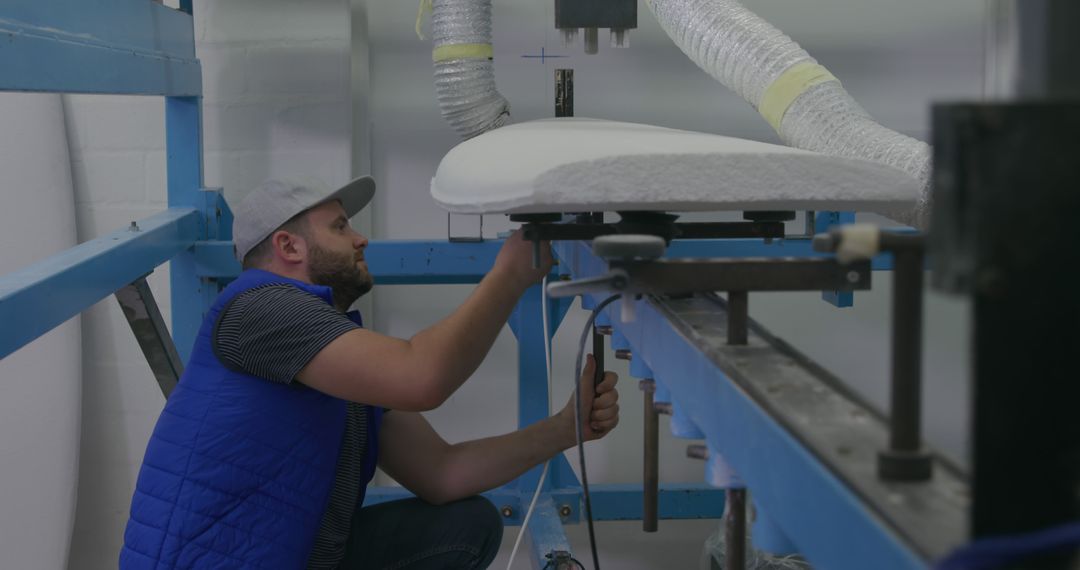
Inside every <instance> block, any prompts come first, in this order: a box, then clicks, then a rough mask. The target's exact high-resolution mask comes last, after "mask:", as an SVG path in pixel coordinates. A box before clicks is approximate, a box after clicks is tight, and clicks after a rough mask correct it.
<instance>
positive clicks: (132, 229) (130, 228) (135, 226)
mask: <svg viewBox="0 0 1080 570" xmlns="http://www.w3.org/2000/svg"><path fill="white" fill-rule="evenodd" d="M128 231H129V232H140V231H142V229H140V228H139V224H138V223H137V222H135V221H134V220H132V222H131V225H130V226H128Z"/></svg>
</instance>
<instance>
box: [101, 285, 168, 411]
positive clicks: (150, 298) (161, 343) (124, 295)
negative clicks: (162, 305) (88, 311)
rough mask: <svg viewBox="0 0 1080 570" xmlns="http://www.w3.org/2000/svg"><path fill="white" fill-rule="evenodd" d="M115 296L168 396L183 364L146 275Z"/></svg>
mask: <svg viewBox="0 0 1080 570" xmlns="http://www.w3.org/2000/svg"><path fill="white" fill-rule="evenodd" d="M115 295H116V300H117V302H119V303H120V308H121V309H122V310H123V311H124V318H126V319H127V322H128V325H129V326H131V332H133V333H135V340H137V341H139V348H141V349H142V351H143V355H144V356H146V362H147V363H148V364H150V370H151V371H153V373H154V379H156V380H157V383H158V386H160V387H161V393H162V394H164V395H165V397H166V398H168V397H169V394H171V393H172V391H173V389H174V388H176V384H177V382H179V381H180V375H182V374H183V373H184V364H183V361H182V360H180V355H179V354H178V353H177V352H176V345H175V344H173V340H172V337H171V336H169V329H168V328H166V327H165V319H163V318H161V311H159V310H158V306H157V303H156V302H155V301H154V294H153V293H152V292H151V291H150V285H149V284H147V283H146V276H143V277H140V278H138V279H136V280H135V281H132V282H131V283H130V284H128V285H125V286H124V287H121V288H120V289H118V290H117V291H116V293H115Z"/></svg>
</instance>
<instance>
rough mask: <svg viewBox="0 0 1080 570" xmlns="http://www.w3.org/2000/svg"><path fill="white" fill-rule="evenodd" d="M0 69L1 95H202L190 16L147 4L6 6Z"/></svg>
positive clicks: (79, 1)
mask: <svg viewBox="0 0 1080 570" xmlns="http://www.w3.org/2000/svg"><path fill="white" fill-rule="evenodd" d="M105 38H108V39H105ZM0 70H3V72H2V73H0V91H48V92H59V93H114V94H129V95H173V96H176V95H191V96H195V95H200V94H201V93H202V71H201V69H200V66H199V61H198V60H197V59H196V58H195V32H194V27H193V24H192V18H191V15H190V14H186V13H184V12H181V11H177V10H173V9H171V8H168V7H166V6H163V5H161V4H158V3H156V2H151V1H149V0H110V1H109V2H95V3H93V6H92V7H88V6H87V3H86V2H85V1H84V0H49V1H48V2H43V1H41V0H5V2H4V3H3V7H2V8H0Z"/></svg>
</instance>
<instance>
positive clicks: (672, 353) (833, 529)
mask: <svg viewBox="0 0 1080 570" xmlns="http://www.w3.org/2000/svg"><path fill="white" fill-rule="evenodd" d="M555 250H556V256H557V257H558V258H559V260H560V267H562V268H563V270H565V271H569V272H570V274H571V275H572V276H573V277H574V278H583V277H589V276H593V275H597V274H599V273H601V272H603V271H606V264H605V263H604V262H603V261H602V260H600V259H598V258H596V257H595V256H593V255H592V253H591V251H590V249H589V247H588V245H587V244H585V243H583V242H563V243H559V244H557V245H556V248H555ZM637 306H638V309H637V317H636V319H635V320H634V321H633V322H630V323H623V322H621V321H620V319H619V310H620V307H619V306H618V303H615V304H613V305H612V306H610V307H608V308H607V309H605V311H607V312H608V315H609V317H610V318H611V322H612V324H613V325H614V327H615V329H616V331H618V332H620V333H622V334H623V335H624V336H625V337H626V338H627V339H628V341H629V342H630V344H631V345H632V350H633V352H634V358H635V359H638V358H641V359H642V360H643V361H644V362H645V363H646V364H647V365H648V367H649V368H650V369H651V370H652V371H653V373H654V376H655V378H656V380H657V381H658V382H662V383H663V384H664V386H665V387H666V388H667V389H668V390H669V391H670V393H671V396H672V399H673V401H674V402H675V403H676V404H677V405H679V406H680V407H681V408H682V409H683V410H684V411H685V412H686V413H687V414H688V415H690V416H691V417H692V418H693V419H694V422H695V424H696V425H697V426H698V427H699V428H700V429H701V430H702V431H703V432H704V433H705V435H706V437H707V439H708V440H709V442H710V444H711V445H715V446H716V447H717V448H718V449H719V450H720V451H721V452H722V453H723V454H724V457H725V458H727V459H728V460H729V461H730V462H731V463H732V464H733V466H734V467H735V468H736V469H737V470H738V471H739V475H740V476H741V477H742V478H743V479H744V480H745V481H746V482H747V484H748V486H749V487H750V488H751V489H752V490H753V491H754V493H755V495H754V497H755V500H756V501H757V502H758V503H759V504H761V506H762V508H763V509H765V510H767V511H768V512H769V514H770V515H771V516H772V518H773V519H774V521H775V522H776V523H777V524H778V525H780V526H782V527H783V530H784V531H785V533H786V534H787V535H788V536H789V537H790V538H791V540H792V541H793V542H794V543H795V544H796V545H797V546H798V547H799V549H800V550H801V551H802V552H803V553H805V554H806V555H807V557H808V559H809V560H810V561H811V562H812V563H813V564H815V566H818V567H822V568H837V569H853V570H855V569H858V570H862V569H865V568H890V569H891V568H897V569H900V568H904V569H917V568H924V567H925V564H926V563H925V561H923V560H921V558H920V557H919V556H918V555H917V554H916V553H915V552H914V551H913V550H912V549H911V548H910V547H909V546H908V545H907V544H906V543H905V542H904V541H903V540H902V539H900V538H899V536H898V535H896V534H895V533H894V532H893V531H892V530H891V529H890V528H888V527H887V526H886V524H885V523H884V522H883V521H882V520H881V518H880V517H879V516H878V515H877V514H876V513H874V512H873V511H871V510H870V509H869V508H867V507H866V506H865V505H864V504H863V502H862V500H861V499H860V497H859V496H858V495H857V494H856V493H855V492H854V491H852V490H851V489H850V488H849V487H848V486H847V485H845V484H844V483H843V482H842V481H841V480H840V479H839V478H837V476H836V475H835V474H834V473H833V472H832V471H831V470H830V469H829V467H827V466H826V465H824V464H823V463H822V462H821V461H820V460H819V459H818V458H817V457H815V456H814V455H813V454H811V453H810V452H809V451H808V450H807V449H806V448H805V447H804V446H803V445H802V443H801V442H800V441H799V439H798V438H797V437H796V436H795V435H793V434H792V433H790V432H789V431H787V430H786V429H785V428H784V427H782V426H780V425H779V424H778V423H777V422H776V421H775V420H773V419H772V418H771V417H770V416H769V414H768V413H767V412H765V411H764V410H763V409H762V408H761V407H760V406H759V405H758V404H757V403H756V402H754V401H753V400H752V399H751V398H750V397H749V395H748V394H747V393H746V392H744V391H743V390H742V389H740V388H739V387H737V386H735V385H734V384H733V383H732V382H731V381H730V380H729V379H728V378H727V377H726V376H725V375H724V374H723V373H722V372H721V371H720V369H719V368H718V366H717V365H716V364H715V363H714V362H713V361H712V360H711V359H710V358H709V356H708V355H707V354H705V353H703V352H702V351H701V350H700V349H699V348H698V347H696V346H693V345H692V344H691V343H690V341H689V340H687V338H686V337H685V336H683V335H682V334H681V333H680V332H679V331H678V330H676V329H675V328H674V327H673V325H672V324H671V323H670V322H669V321H668V320H667V319H666V317H665V316H664V315H662V314H661V313H660V312H659V311H658V310H657V309H656V308H655V307H654V306H653V305H652V304H651V303H649V302H645V301H642V302H638V304H637Z"/></svg>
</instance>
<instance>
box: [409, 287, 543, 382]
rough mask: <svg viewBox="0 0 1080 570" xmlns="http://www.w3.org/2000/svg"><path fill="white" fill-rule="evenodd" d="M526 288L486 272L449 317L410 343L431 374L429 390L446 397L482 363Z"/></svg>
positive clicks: (415, 337) (424, 331)
mask: <svg viewBox="0 0 1080 570" xmlns="http://www.w3.org/2000/svg"><path fill="white" fill-rule="evenodd" d="M524 289H525V287H524V286H523V285H522V284H521V283H518V282H516V281H514V279H513V277H512V276H510V275H508V274H506V273H500V272H497V271H492V272H490V273H488V274H487V275H486V276H485V277H484V278H483V279H482V280H481V281H480V284H479V285H478V286H477V287H476V289H475V290H474V291H473V292H472V294H471V295H469V298H468V299H466V300H465V302H464V303H463V304H462V305H461V306H460V307H458V309H457V310H455V311H454V312H453V313H452V314H451V315H450V316H448V317H446V318H445V319H443V320H442V321H439V322H438V323H436V324H435V325H433V326H431V327H429V328H427V329H425V330H423V331H421V332H420V333H418V334H417V335H416V336H414V337H413V338H412V339H411V340H410V341H409V342H410V344H411V346H412V351H413V353H414V354H415V355H417V357H418V358H420V359H421V360H423V365H424V367H425V368H426V370H430V371H431V373H432V374H433V377H432V383H433V386H432V388H433V389H435V390H437V391H438V392H439V395H440V396H441V397H442V398H444V399H445V398H446V397H449V396H450V394H452V393H453V392H454V391H455V390H457V388H458V387H459V386H461V384H462V383H463V382H465V380H466V379H468V378H469V376H471V375H472V373H473V372H475V371H476V368H477V367H479V366H480V363H481V362H482V361H483V360H484V357H485V356H486V355H487V353H488V350H490V349H491V345H492V344H493V343H494V342H495V338H496V337H497V336H498V335H499V332H500V331H501V330H502V327H503V325H504V324H506V321H507V319H508V318H509V317H510V312H511V311H513V309H514V306H515V305H516V304H517V301H518V299H519V298H520V297H521V295H522V293H523V291H524Z"/></svg>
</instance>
